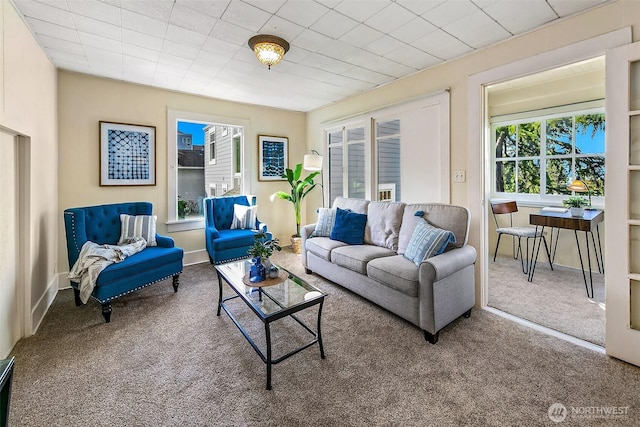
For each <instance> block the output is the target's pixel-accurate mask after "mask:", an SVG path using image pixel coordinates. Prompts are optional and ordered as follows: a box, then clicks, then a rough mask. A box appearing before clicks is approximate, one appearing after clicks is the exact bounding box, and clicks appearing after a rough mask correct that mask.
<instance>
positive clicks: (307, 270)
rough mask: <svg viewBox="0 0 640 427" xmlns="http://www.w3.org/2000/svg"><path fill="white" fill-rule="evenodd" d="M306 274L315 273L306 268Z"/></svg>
mask: <svg viewBox="0 0 640 427" xmlns="http://www.w3.org/2000/svg"><path fill="white" fill-rule="evenodd" d="M304 272H305V273H307V274H311V273H313V271H311V270H309V269H308V268H306V267H305V269H304Z"/></svg>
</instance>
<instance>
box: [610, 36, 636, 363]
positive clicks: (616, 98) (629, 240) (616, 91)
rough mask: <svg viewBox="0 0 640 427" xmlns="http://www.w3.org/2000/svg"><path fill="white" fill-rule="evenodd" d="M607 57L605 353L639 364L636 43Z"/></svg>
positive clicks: (614, 50) (612, 52) (614, 51)
mask: <svg viewBox="0 0 640 427" xmlns="http://www.w3.org/2000/svg"><path fill="white" fill-rule="evenodd" d="M606 61H607V65H606V67H607V68H606V70H607V71H606V102H605V115H606V118H607V126H606V134H605V136H606V141H607V143H606V144H607V145H606V159H607V160H606V162H607V168H606V174H605V194H606V199H607V207H608V209H607V210H606V212H605V219H604V221H605V229H606V230H607V233H606V235H605V245H604V246H605V259H606V260H607V267H606V269H605V283H606V290H605V297H606V303H607V312H606V319H607V325H606V337H605V342H606V352H607V354H608V355H610V356H613V357H616V358H618V359H622V360H624V361H626V362H629V363H632V364H634V365H640V42H638V43H633V44H629V45H626V46H622V47H619V48H616V49H612V50H610V51H608V52H607V54H606Z"/></svg>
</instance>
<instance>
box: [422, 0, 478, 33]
mask: <svg viewBox="0 0 640 427" xmlns="http://www.w3.org/2000/svg"><path fill="white" fill-rule="evenodd" d="M478 11H480V9H479V8H478V7H477V6H475V5H474V4H473V3H472V2H471V1H469V0H456V1H445V2H443V3H441V4H440V5H438V6H436V7H434V8H433V9H431V10H429V11H427V12H426V13H423V14H422V17H423V18H424V19H426V20H427V21H429V22H431V23H432V24H433V25H435V26H437V27H440V28H443V27H445V26H446V25H449V24H451V23H452V22H455V21H457V20H459V19H461V18H463V17H465V16H467V15H470V14H472V13H476V12H478Z"/></svg>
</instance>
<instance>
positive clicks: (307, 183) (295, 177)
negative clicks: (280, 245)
mask: <svg viewBox="0 0 640 427" xmlns="http://www.w3.org/2000/svg"><path fill="white" fill-rule="evenodd" d="M319 174H320V172H319V171H315V172H311V173H310V174H309V175H307V176H306V177H304V178H301V176H300V175H302V163H298V164H297V165H296V166H295V168H294V169H289V168H287V169H286V171H285V173H284V174H283V175H282V177H283V178H286V180H287V181H288V182H289V185H290V186H291V192H290V193H287V192H285V191H277V192H275V193H273V194H272V195H271V197H270V199H271V201H273V200H274V199H275V198H278V199H282V200H288V201H290V202H291V203H293V210H294V212H295V215H296V233H295V234H294V235H292V236H291V245H292V246H293V252H294V253H297V254H299V253H300V252H301V249H302V248H301V247H300V208H301V206H302V201H303V200H304V198H305V197H306V196H307V194H309V192H311V190H313V189H314V188H316V185H317V183H315V182H314V181H313V179H314V178H315V177H316V176H318V175H319Z"/></svg>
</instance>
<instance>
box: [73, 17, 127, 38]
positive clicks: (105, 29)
mask: <svg viewBox="0 0 640 427" xmlns="http://www.w3.org/2000/svg"><path fill="white" fill-rule="evenodd" d="M73 20H74V22H75V23H76V28H77V29H78V31H82V32H85V33H89V34H95V35H96V36H101V37H106V38H108V39H112V40H122V29H121V28H120V26H118V25H113V24H108V23H106V22H102V21H97V20H95V19H93V18H87V17H86V16H80V15H75V14H74V15H73Z"/></svg>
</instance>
